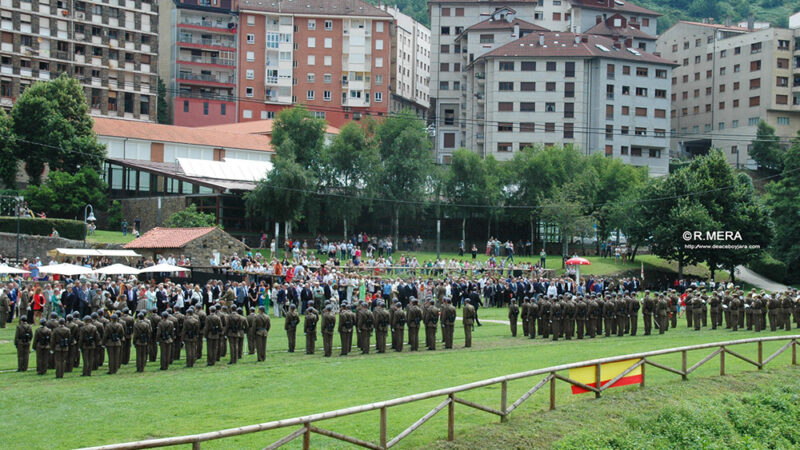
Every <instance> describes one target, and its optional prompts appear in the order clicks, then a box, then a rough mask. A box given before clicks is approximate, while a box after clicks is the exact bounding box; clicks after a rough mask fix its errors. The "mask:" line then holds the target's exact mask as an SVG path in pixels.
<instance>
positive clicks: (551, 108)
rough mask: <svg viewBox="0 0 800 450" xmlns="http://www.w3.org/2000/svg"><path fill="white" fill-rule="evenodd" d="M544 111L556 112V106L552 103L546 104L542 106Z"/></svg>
mask: <svg viewBox="0 0 800 450" xmlns="http://www.w3.org/2000/svg"><path fill="white" fill-rule="evenodd" d="M544 110H545V111H546V112H556V104H555V103H554V102H547V103H545V104H544Z"/></svg>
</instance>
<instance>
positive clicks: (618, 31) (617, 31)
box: [585, 15, 656, 41]
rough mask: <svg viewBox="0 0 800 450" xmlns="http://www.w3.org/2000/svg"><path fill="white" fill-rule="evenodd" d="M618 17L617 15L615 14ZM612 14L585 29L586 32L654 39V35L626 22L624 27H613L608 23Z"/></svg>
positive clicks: (611, 18)
mask: <svg viewBox="0 0 800 450" xmlns="http://www.w3.org/2000/svg"><path fill="white" fill-rule="evenodd" d="M616 16H617V17H619V15H616ZM613 18H614V16H612V17H609V18H608V19H607V20H604V21H602V22H600V23H598V24H597V25H595V26H593V27H592V28H589V29H588V30H586V32H585V33H586V34H597V35H599V36H625V37H632V38H637V39H648V40H652V41H655V40H656V37H655V36H651V35H649V34H647V33H645V32H644V31H642V30H640V29H638V28H634V27H632V26H630V24H628V26H627V27H626V28H622V27H614V26H612V25H610V23H611V20H613Z"/></svg>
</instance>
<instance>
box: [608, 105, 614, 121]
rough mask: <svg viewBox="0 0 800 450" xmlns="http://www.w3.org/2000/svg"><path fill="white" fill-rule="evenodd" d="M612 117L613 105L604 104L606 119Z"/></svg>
mask: <svg viewBox="0 0 800 450" xmlns="http://www.w3.org/2000/svg"><path fill="white" fill-rule="evenodd" d="M613 118H614V105H606V119H613Z"/></svg>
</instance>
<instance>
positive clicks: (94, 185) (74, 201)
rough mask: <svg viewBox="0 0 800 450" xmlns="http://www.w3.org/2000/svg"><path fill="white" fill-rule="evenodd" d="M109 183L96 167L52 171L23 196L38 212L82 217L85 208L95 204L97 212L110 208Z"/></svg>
mask: <svg viewBox="0 0 800 450" xmlns="http://www.w3.org/2000/svg"><path fill="white" fill-rule="evenodd" d="M107 191H108V185H107V184H106V182H105V181H103V179H102V178H100V175H98V174H97V172H95V171H94V169H92V168H89V167H84V168H82V169H80V170H79V171H78V172H77V173H75V174H72V173H69V172H50V174H49V175H48V176H47V180H46V181H45V182H44V183H43V184H42V185H40V186H37V185H29V186H28V188H27V189H25V191H23V193H22V195H23V196H24V197H25V200H26V201H27V202H28V205H29V206H30V208H31V209H32V210H33V211H35V212H37V213H38V212H40V211H44V212H45V214H47V216H48V217H56V218H61V219H82V218H83V210H84V207H85V206H86V205H87V204H91V205H92V206H93V207H94V209H95V211H98V212H99V211H106V209H107V208H108V198H107V196H106V192H107Z"/></svg>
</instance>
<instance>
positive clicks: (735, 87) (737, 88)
mask: <svg viewBox="0 0 800 450" xmlns="http://www.w3.org/2000/svg"><path fill="white" fill-rule="evenodd" d="M733 90H734V91H738V90H739V82H738V81H734V82H733Z"/></svg>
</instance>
